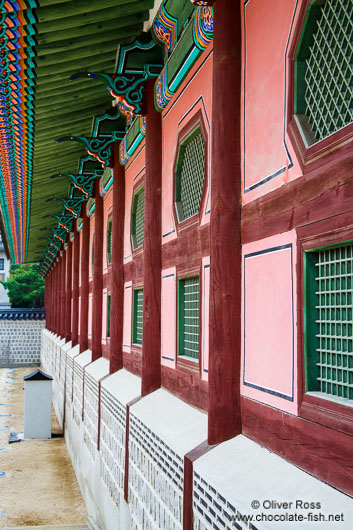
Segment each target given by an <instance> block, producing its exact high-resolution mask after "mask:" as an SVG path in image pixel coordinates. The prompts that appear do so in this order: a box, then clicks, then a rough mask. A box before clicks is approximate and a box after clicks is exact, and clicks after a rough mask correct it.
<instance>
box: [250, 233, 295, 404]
mask: <svg viewBox="0 0 353 530" xmlns="http://www.w3.org/2000/svg"><path fill="white" fill-rule="evenodd" d="M295 248H296V236H295V231H291V232H287V233H284V234H279V235H276V236H273V237H270V238H266V239H263V240H261V241H257V242H255V243H250V244H248V245H244V247H243V281H242V284H243V285H242V289H243V292H242V331H243V333H242V339H243V340H242V370H241V392H242V395H244V396H247V397H250V398H252V399H256V400H257V401H260V402H262V403H266V404H268V405H272V406H274V407H276V408H279V409H282V410H285V411H287V412H290V413H294V414H296V413H297V391H296V384H295V381H296V379H297V368H296V367H297V344H296V343H297V341H296V327H297V321H296V272H295V271H296V251H295Z"/></svg>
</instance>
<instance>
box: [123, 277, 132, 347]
mask: <svg viewBox="0 0 353 530" xmlns="http://www.w3.org/2000/svg"><path fill="white" fill-rule="evenodd" d="M131 322H132V282H126V283H125V284H124V326H123V351H124V352H127V353H130V352H131Z"/></svg>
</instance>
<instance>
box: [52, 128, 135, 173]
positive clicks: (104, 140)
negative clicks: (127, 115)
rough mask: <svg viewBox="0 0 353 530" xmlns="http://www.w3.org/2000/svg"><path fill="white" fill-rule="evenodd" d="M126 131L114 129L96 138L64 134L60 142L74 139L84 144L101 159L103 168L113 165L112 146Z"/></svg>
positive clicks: (93, 155) (90, 152)
mask: <svg viewBox="0 0 353 530" xmlns="http://www.w3.org/2000/svg"><path fill="white" fill-rule="evenodd" d="M124 134H125V132H124V133H123V132H120V131H119V132H118V131H113V132H112V134H111V135H110V136H98V137H95V138H92V137H85V136H63V137H62V138H59V139H58V142H59V143H60V142H64V141H67V140H73V141H75V142H80V143H81V144H83V145H84V146H85V148H86V150H87V152H88V154H89V155H90V156H92V157H93V158H96V159H97V160H99V162H100V163H101V164H102V166H103V168H107V167H112V164H111V159H112V146H113V144H114V142H116V141H117V140H122V138H123V137H124Z"/></svg>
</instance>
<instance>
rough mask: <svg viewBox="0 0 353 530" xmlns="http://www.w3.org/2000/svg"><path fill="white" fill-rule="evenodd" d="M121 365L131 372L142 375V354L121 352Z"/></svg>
mask: <svg viewBox="0 0 353 530" xmlns="http://www.w3.org/2000/svg"><path fill="white" fill-rule="evenodd" d="M123 366H124V368H125V369H126V370H128V371H129V372H131V373H132V374H135V375H138V376H139V377H141V376H142V356H141V353H136V352H133V351H132V352H131V353H127V352H123Z"/></svg>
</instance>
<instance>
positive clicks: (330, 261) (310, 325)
mask: <svg viewBox="0 0 353 530" xmlns="http://www.w3.org/2000/svg"><path fill="white" fill-rule="evenodd" d="M352 278H353V244H352V243H351V242H350V243H345V244H340V245H336V246H334V247H332V246H331V247H322V248H320V249H314V250H313V251H311V252H305V253H304V279H305V280H304V293H305V299H304V338H305V370H306V390H307V391H318V392H321V393H323V394H327V395H330V396H335V397H338V398H343V399H348V400H353V320H352V316H353V315H352V312H353V296H352V294H353V284H352Z"/></svg>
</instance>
